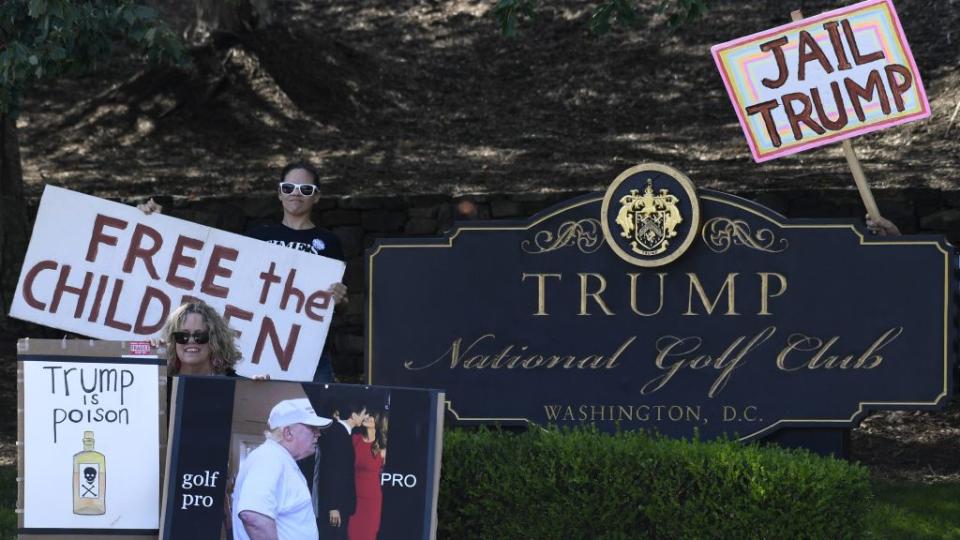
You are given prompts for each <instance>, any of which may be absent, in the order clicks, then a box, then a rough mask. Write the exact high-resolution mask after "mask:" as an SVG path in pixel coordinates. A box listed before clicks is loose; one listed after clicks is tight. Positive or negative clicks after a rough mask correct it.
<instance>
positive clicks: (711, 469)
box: [438, 429, 872, 539]
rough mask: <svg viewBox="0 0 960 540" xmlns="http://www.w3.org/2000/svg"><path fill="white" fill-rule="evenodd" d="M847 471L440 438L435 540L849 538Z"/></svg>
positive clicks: (805, 458) (853, 525)
mask: <svg viewBox="0 0 960 540" xmlns="http://www.w3.org/2000/svg"><path fill="white" fill-rule="evenodd" d="M871 498H872V495H871V492H870V484H869V478H868V473H867V470H866V469H865V468H863V467H862V466H859V465H851V464H849V463H846V462H844V461H838V460H835V459H830V458H823V457H819V456H816V455H813V454H811V453H809V452H806V451H800V450H784V449H780V448H774V447H761V446H757V445H743V444H740V443H737V442H735V441H714V442H701V441H692V442H691V441H679V440H671V439H666V438H662V437H656V436H651V435H648V434H644V433H637V432H625V433H619V434H617V435H606V434H601V433H598V432H596V431H595V430H589V429H578V430H562V431H558V430H548V431H541V430H530V431H528V432H524V433H510V432H502V431H490V430H485V429H482V430H480V431H467V430H450V431H448V432H447V433H446V435H445V437H444V448H443V471H442V474H441V479H440V500H439V531H438V532H439V536H440V537H441V538H451V539H453V538H455V539H465V538H480V539H493V538H496V539H501V538H509V539H513V538H525V539H526V538H530V539H551V538H559V539H577V538H591V539H592V538H609V539H616V538H664V539H683V538H737V539H739V538H858V537H860V536H861V535H862V531H863V529H864V527H865V524H864V518H865V516H866V514H867V512H868V510H869V507H870V504H871Z"/></svg>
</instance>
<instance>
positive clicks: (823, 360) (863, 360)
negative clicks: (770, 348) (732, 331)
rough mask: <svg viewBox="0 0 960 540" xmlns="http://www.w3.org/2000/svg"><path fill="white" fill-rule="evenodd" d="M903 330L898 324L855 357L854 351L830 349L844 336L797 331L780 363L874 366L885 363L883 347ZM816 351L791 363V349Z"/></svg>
mask: <svg viewBox="0 0 960 540" xmlns="http://www.w3.org/2000/svg"><path fill="white" fill-rule="evenodd" d="M902 333H903V327H902V326H897V327H894V328H891V329H890V330H887V331H886V332H884V333H883V334H881V335H880V337H878V338H877V339H876V340H875V341H874V342H873V343H872V344H870V346H869V347H867V350H865V351H864V352H863V353H861V354H860V355H859V356H857V357H856V360H854V355H853V354H848V355H845V356H840V355H835V354H831V355H828V354H827V351H828V350H829V349H830V348H831V347H833V346H834V345H835V344H836V343H837V341H839V340H840V336H832V337H831V338H830V339H828V340H827V341H824V340H822V339H820V338H818V337H814V336H807V335H805V334H793V335H791V336H790V337H789V338H787V345H786V347H784V348H783V350H781V351H780V353H779V354H778V355H777V367H778V368H779V369H780V370H782V371H798V370H801V369H804V368H806V369H834V368H839V369H874V368H876V367H878V366H879V365H880V364H882V363H883V355H881V354H878V353H879V351H880V350H881V349H883V348H884V347H886V346H887V345H889V344H890V343H891V342H893V341H894V340H895V339H897V338H898V337H900V334H902ZM795 351H798V352H812V351H815V353H814V355H813V357H811V358H810V359H809V360H801V361H800V363H799V364H788V363H787V358H788V356H790V355H791V353H793V352H795Z"/></svg>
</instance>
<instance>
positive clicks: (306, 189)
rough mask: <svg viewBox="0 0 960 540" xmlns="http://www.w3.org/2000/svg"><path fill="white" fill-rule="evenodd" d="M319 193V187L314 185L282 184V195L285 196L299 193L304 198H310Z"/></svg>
mask: <svg viewBox="0 0 960 540" xmlns="http://www.w3.org/2000/svg"><path fill="white" fill-rule="evenodd" d="M316 192H317V186H315V185H313V184H294V183H293V182H280V193H283V194H284V195H293V194H294V193H299V194H301V195H303V196H304V197H310V196H311V195H313V194H314V193H316Z"/></svg>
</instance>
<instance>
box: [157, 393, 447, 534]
mask: <svg viewBox="0 0 960 540" xmlns="http://www.w3.org/2000/svg"><path fill="white" fill-rule="evenodd" d="M171 402H172V404H173V406H172V410H171V416H172V418H173V422H172V424H171V426H172V430H171V436H170V447H169V451H168V458H167V467H168V470H169V475H168V476H167V482H166V485H165V486H164V497H163V513H162V518H161V521H162V525H161V530H160V536H161V538H164V539H169V540H190V539H197V540H200V539H202V540H211V539H217V538H226V539H233V538H237V539H244V538H247V536H244V535H243V534H242V533H241V532H239V531H238V529H242V528H244V527H245V525H244V520H243V519H242V515H249V514H246V512H256V513H257V514H260V515H266V516H269V517H270V518H271V519H273V520H274V525H275V526H276V527H277V529H278V531H280V534H281V536H280V537H281V538H284V537H286V538H311V537H312V534H315V533H314V532H312V531H316V530H317V529H313V528H312V527H314V526H316V524H317V522H318V520H317V519H316V517H317V516H318V515H319V516H321V519H320V520H319V524H320V525H321V527H323V526H325V525H328V524H329V523H330V513H331V511H332V510H336V512H337V515H338V519H339V520H340V527H343V528H345V529H349V530H350V531H352V532H351V534H353V535H354V537H358V536H362V537H365V538H368V537H375V538H378V539H380V540H388V539H391V538H396V539H404V540H408V539H415V538H434V537H435V534H436V509H437V494H438V489H439V475H440V456H441V447H442V434H443V415H442V414H441V408H442V404H443V402H444V397H443V393H442V392H439V391H435V390H420V389H409V388H390V387H378V386H360V385H325V384H315V383H295V382H284V381H253V380H243V379H238V378H228V377H178V378H177V379H176V382H175V383H174V391H173V397H172V398H171ZM316 417H321V418H322V419H323V423H325V424H326V425H325V426H314V428H307V427H305V424H304V423H303V422H309V421H310V420H308V418H316ZM277 422H279V423H277ZM352 422H353V423H352ZM309 429H316V430H317V432H318V435H319V439H318V440H317V442H316V444H315V443H314V439H313V437H314V435H313V433H312V432H311V431H308V430H309ZM305 430H307V431H305ZM271 432H272V433H271ZM273 434H275V437H274V435H273ZM297 437H301V438H299V439H298V438H297ZM303 437H306V438H305V439H304V438H303ZM317 448H319V451H317ZM278 501H279V502H278ZM292 501H293V502H292ZM291 507H293V508H295V509H296V511H292V512H288V511H289V510H290V508H291ZM291 527H292V528H291ZM341 532H342V531H341ZM319 535H320V538H328V537H330V536H331V533H330V532H329V531H324V530H323V529H322V528H321V529H320V530H319ZM371 535H372V536H371Z"/></svg>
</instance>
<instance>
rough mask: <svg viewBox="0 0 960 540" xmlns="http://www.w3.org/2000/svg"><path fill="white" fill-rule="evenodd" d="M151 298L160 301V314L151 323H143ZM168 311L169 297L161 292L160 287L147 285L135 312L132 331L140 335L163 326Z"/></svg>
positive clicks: (145, 334)
mask: <svg viewBox="0 0 960 540" xmlns="http://www.w3.org/2000/svg"><path fill="white" fill-rule="evenodd" d="M153 300H159V301H160V316H159V317H158V318H157V321H156V322H155V323H153V324H144V319H145V318H146V316H147V309H149V308H150V302H151V301H153ZM169 313H170V297H169V296H167V295H166V294H164V293H163V291H161V290H160V289H155V288H153V287H147V290H146V292H144V294H143V300H142V301H141V302H140V311H139V312H137V322H136V323H134V325H133V332H134V333H135V334H140V335H144V336H147V335H150V334H153V333H154V332H156V331H157V330H160V329H161V328H163V323H164V322H166V320H167V315H168V314H169Z"/></svg>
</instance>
